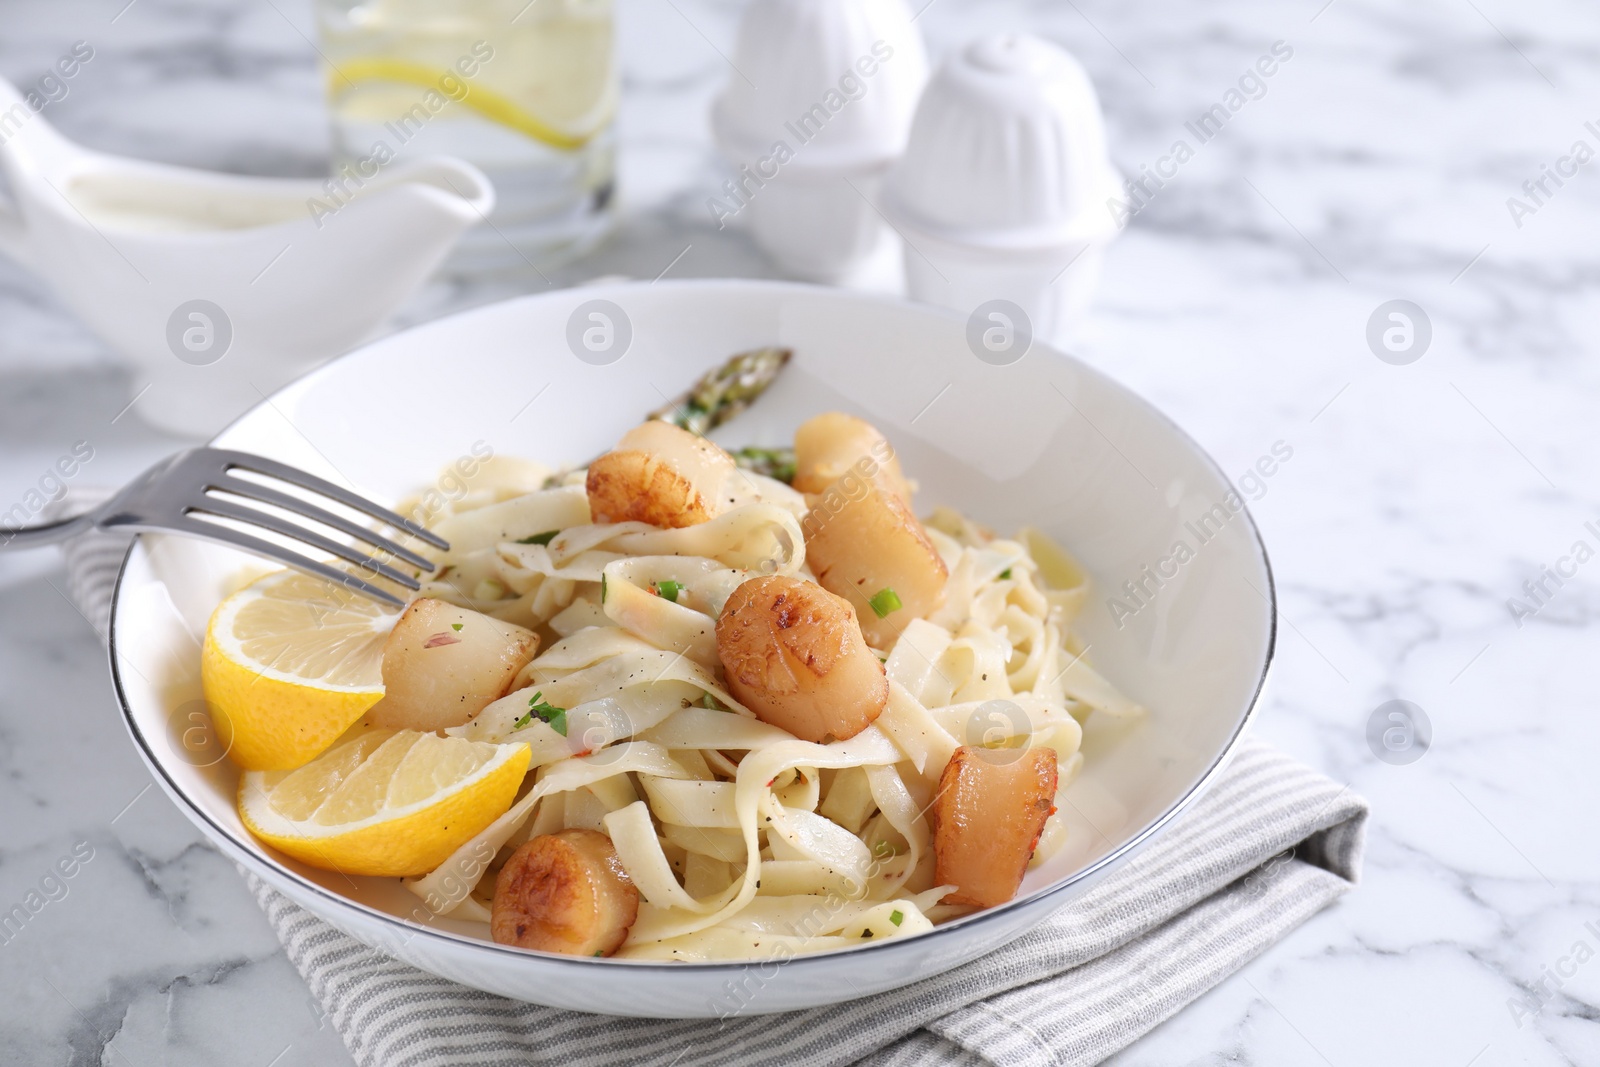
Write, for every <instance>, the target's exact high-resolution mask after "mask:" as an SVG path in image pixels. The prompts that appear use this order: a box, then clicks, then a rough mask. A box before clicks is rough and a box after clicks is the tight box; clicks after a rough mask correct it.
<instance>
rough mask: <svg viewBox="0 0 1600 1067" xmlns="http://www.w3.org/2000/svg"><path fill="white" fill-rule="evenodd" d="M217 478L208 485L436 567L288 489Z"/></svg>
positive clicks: (414, 562) (420, 564) (416, 564)
mask: <svg viewBox="0 0 1600 1067" xmlns="http://www.w3.org/2000/svg"><path fill="white" fill-rule="evenodd" d="M216 481H217V482H222V483H224V484H221V485H211V486H209V488H211V489H220V490H222V491H223V492H226V493H232V494H234V495H235V496H242V497H248V498H249V499H251V500H254V501H257V502H258V503H262V504H274V505H276V506H278V507H280V508H283V509H284V510H285V511H290V512H293V513H294V514H296V515H299V516H301V517H302V518H307V519H312V520H314V521H316V522H320V523H322V524H323V525H325V526H331V527H333V528H334V529H335V530H338V531H340V532H341V533H347V534H349V535H350V536H351V537H354V538H356V539H357V540H359V541H365V542H367V543H368V544H371V545H373V546H374V547H376V548H379V549H381V550H383V551H384V552H388V553H390V554H391V555H393V556H396V557H397V558H399V559H402V560H404V561H405V562H407V563H409V564H411V565H412V566H413V567H421V568H422V569H423V570H425V571H431V570H436V569H437V567H438V565H437V564H435V563H434V562H433V561H432V560H430V559H428V558H427V557H426V556H419V555H418V554H417V553H415V552H413V551H411V550H410V549H409V548H407V547H405V546H404V545H402V544H399V543H398V542H395V541H391V540H389V539H388V538H387V537H380V536H379V535H378V534H375V533H373V532H372V531H371V530H369V529H367V528H366V527H365V526H363V525H361V524H360V523H359V522H355V521H353V520H350V519H347V518H345V517H344V516H342V515H336V514H334V513H333V512H331V511H329V510H327V509H326V508H320V507H318V506H317V505H315V504H313V503H311V502H310V501H307V500H304V499H302V498H300V497H297V496H290V495H289V494H288V493H284V492H280V491H279V490H277V489H273V488H272V487H271V486H266V485H262V484H261V483H260V482H252V481H247V480H245V479H244V478H235V477H233V476H232V475H231V474H229V475H224V476H223V477H222V478H218V479H216Z"/></svg>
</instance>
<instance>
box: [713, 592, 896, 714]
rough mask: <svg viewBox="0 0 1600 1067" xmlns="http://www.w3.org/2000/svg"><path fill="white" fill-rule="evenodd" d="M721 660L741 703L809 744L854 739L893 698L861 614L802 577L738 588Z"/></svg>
mask: <svg viewBox="0 0 1600 1067" xmlns="http://www.w3.org/2000/svg"><path fill="white" fill-rule="evenodd" d="M717 656H718V658H719V659H721V660H722V667H723V670H724V671H726V672H727V676H728V689H729V691H730V692H731V693H732V694H733V695H734V696H735V697H736V698H738V700H739V701H740V703H742V704H744V705H745V707H747V708H749V709H750V710H751V711H753V712H755V713H756V716H757V717H758V718H760V719H761V721H762V722H766V723H770V724H771V725H773V726H777V727H779V728H781V729H784V730H788V731H789V732H790V733H792V734H794V735H795V736H796V737H798V738H801V739H803V740H806V741H815V742H819V743H820V742H822V741H823V740H824V739H826V738H827V737H828V736H829V735H832V736H833V737H835V738H837V739H839V740H841V741H842V740H845V739H846V738H851V737H854V736H855V735H856V734H858V733H860V732H861V731H862V730H865V729H866V728H867V727H868V726H870V725H872V723H873V721H874V720H875V719H877V717H878V716H879V715H880V714H881V713H882V712H883V708H884V705H885V704H887V703H888V700H889V680H888V678H887V677H885V675H884V672H883V664H882V662H880V661H879V659H878V657H877V656H875V655H873V653H872V650H871V649H869V648H868V647H867V645H866V642H865V641H863V640H862V638H861V627H860V625H859V624H858V622H857V620H856V613H855V609H854V608H852V607H851V606H850V603H849V602H848V601H846V600H844V599H843V598H841V597H837V596H834V595H833V594H832V593H829V592H828V591H827V590H826V589H822V588H820V587H818V586H816V585H813V584H812V583H810V582H804V581H801V580H800V579H798V578H787V577H784V576H782V575H772V576H770V577H766V578H756V579H753V580H751V581H748V582H745V583H744V584H743V585H741V586H739V588H737V589H735V590H734V591H733V595H732V596H730V597H729V598H728V602H727V604H726V605H725V606H724V607H723V609H722V616H721V618H719V619H718V620H717Z"/></svg>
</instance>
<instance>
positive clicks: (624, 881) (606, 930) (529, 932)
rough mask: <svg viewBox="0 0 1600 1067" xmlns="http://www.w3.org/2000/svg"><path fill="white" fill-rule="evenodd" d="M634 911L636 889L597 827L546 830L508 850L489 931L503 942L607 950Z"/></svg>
mask: <svg viewBox="0 0 1600 1067" xmlns="http://www.w3.org/2000/svg"><path fill="white" fill-rule="evenodd" d="M638 916H639V891H638V890H637V889H635V888H634V886H633V882H632V880H631V879H629V878H628V872H627V871H626V870H624V869H623V866H622V860H621V859H620V858H619V857H618V856H617V850H616V849H615V848H613V847H612V845H611V839H610V838H609V837H607V836H606V835H605V834H602V833H600V832H599V831H597V830H562V831H561V832H560V833H555V834H544V835H542V836H540V837H535V838H533V839H532V840H530V841H528V842H527V843H525V844H523V845H522V846H521V847H520V848H518V849H517V850H516V851H515V852H513V853H512V854H511V858H510V859H509V860H507V861H506V865H505V866H504V867H502V868H501V869H500V874H499V876H498V877H496V878H495V883H494V904H493V907H492V908H491V911H490V919H489V931H490V933H491V934H492V935H493V937H494V939H495V940H496V941H497V942H499V943H500V944H502V945H516V946H517V947H518V948H531V949H538V950H539V951H540V952H559V953H562V954H563V955H567V956H609V955H611V954H612V953H613V952H615V951H616V950H617V949H618V948H620V947H622V943H623V941H625V940H627V937H628V928H629V927H631V926H632V925H633V921H634V919H636V918H638Z"/></svg>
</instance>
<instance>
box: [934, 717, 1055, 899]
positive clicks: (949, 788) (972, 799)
mask: <svg viewBox="0 0 1600 1067" xmlns="http://www.w3.org/2000/svg"><path fill="white" fill-rule="evenodd" d="M1055 796H1056V752H1055V749H1053V748H1030V749H1028V750H1027V751H1026V752H1018V751H1017V750H1015V749H979V748H972V747H968V746H965V745H963V746H962V747H961V748H958V749H956V751H955V755H953V756H951V757H950V762H949V763H947V764H945V768H944V773H943V774H941V775H940V776H939V792H938V795H937V797H935V799H934V803H933V816H934V822H935V826H934V832H933V852H934V875H933V880H934V883H935V884H937V885H953V886H955V887H956V888H955V889H954V891H952V892H950V893H946V894H945V897H944V903H946V904H976V905H978V906H979V907H981V908H992V907H994V906H995V905H996V904H1004V903H1005V902H1006V901H1008V900H1010V899H1011V898H1012V897H1014V896H1016V895H1017V887H1018V886H1020V885H1021V884H1022V876H1023V874H1025V873H1026V872H1027V870H1028V860H1029V859H1030V858H1032V856H1033V850H1034V849H1035V848H1037V847H1038V845H1039V835H1040V834H1042V833H1044V822H1045V820H1046V819H1048V818H1049V817H1050V813H1051V812H1052V811H1054V810H1055Z"/></svg>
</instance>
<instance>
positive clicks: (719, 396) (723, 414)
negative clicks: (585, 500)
mask: <svg viewBox="0 0 1600 1067" xmlns="http://www.w3.org/2000/svg"><path fill="white" fill-rule="evenodd" d="M790 355H792V352H791V351H790V350H789V349H787V348H776V347H768V348H755V349H751V350H750V351H748V352H740V353H739V354H738V355H736V356H734V357H732V358H731V359H729V360H727V361H726V362H725V363H722V364H720V365H718V366H716V367H713V368H712V369H711V370H709V371H707V372H706V373H705V374H703V375H701V376H700V379H699V380H698V381H696V382H695V383H694V384H693V385H692V386H690V387H689V389H688V390H687V391H686V392H684V393H681V394H679V395H678V396H676V397H674V398H672V399H671V400H669V401H667V402H666V403H665V404H663V405H662V406H661V407H659V408H656V409H655V410H654V411H652V412H650V414H648V415H646V416H645V420H646V421H649V420H651V419H660V420H662V421H663V422H670V423H672V424H673V425H674V426H677V427H680V428H681V429H685V430H688V431H689V432H690V433H693V434H699V435H700V436H702V437H703V436H705V435H706V434H707V433H709V432H710V431H711V430H714V429H716V428H717V427H718V426H721V425H722V424H723V423H725V422H727V421H728V420H729V419H731V418H733V417H734V416H735V415H737V414H739V412H741V411H743V410H744V409H745V408H747V407H749V406H750V405H751V404H753V403H755V401H756V399H757V398H758V397H760V396H761V394H762V393H764V392H766V390H767V387H768V386H769V385H771V384H772V383H773V382H774V381H775V380H776V379H777V377H778V374H779V373H780V372H781V371H782V370H783V368H784V366H785V365H786V364H788V362H789V357H790ZM734 459H735V460H737V461H738V463H739V465H740V466H741V467H744V468H745V469H746V470H753V471H756V472H757V473H760V474H765V475H767V476H768V477H771V478H777V479H779V480H780V481H784V482H787V481H791V480H792V479H793V478H794V449H792V448H742V449H740V450H739V451H738V452H737V453H736V454H735V455H734ZM568 473H569V472H568V471H561V472H558V473H556V474H552V475H551V476H550V477H549V478H547V479H545V483H544V484H545V488H546V489H549V488H551V487H553V486H557V485H560V484H561V481H562V479H563V478H565V477H566V476H567V474H568Z"/></svg>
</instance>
